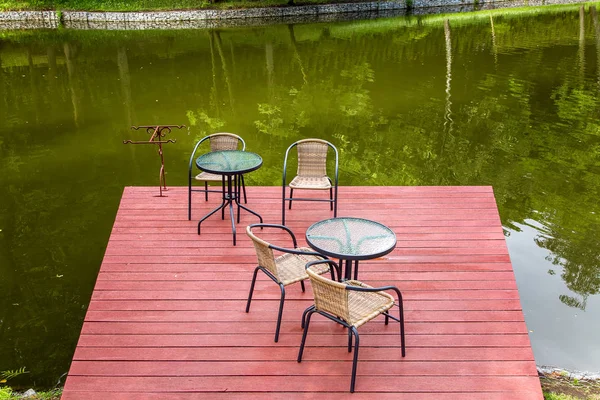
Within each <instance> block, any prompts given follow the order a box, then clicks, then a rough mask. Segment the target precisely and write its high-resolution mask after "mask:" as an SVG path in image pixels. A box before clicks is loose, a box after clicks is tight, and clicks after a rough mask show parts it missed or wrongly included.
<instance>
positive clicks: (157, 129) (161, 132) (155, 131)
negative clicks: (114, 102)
mask: <svg viewBox="0 0 600 400" xmlns="http://www.w3.org/2000/svg"><path fill="white" fill-rule="evenodd" d="M171 128H177V129H183V128H185V125H142V126H132V127H131V129H133V130H136V131H137V130H138V129H145V130H146V133H148V134H149V135H151V136H150V139H148V141H145V142H144V141H133V140H124V141H123V144H155V145H158V155H159V156H160V173H159V176H158V180H159V184H158V189H159V191H160V192H159V193H160V194H159V195H158V197H166V196H163V190H164V191H167V190H168V189H167V182H166V180H165V157H164V154H163V149H162V145H163V144H166V143H175V142H177V140H176V139H168V140H162V139H163V138H164V137H165V136H166V135H167V133H171Z"/></svg>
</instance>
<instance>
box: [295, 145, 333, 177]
mask: <svg viewBox="0 0 600 400" xmlns="http://www.w3.org/2000/svg"><path fill="white" fill-rule="evenodd" d="M328 148H329V146H328V144H327V142H326V141H325V140H320V139H304V140H300V141H298V145H297V149H298V176H306V177H311V178H322V177H325V176H327V149H328Z"/></svg>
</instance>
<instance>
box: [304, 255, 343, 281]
mask: <svg viewBox="0 0 600 400" xmlns="http://www.w3.org/2000/svg"><path fill="white" fill-rule="evenodd" d="M321 257H324V256H321ZM317 264H329V265H330V266H331V267H333V268H329V270H330V271H331V280H332V281H336V279H335V275H334V273H333V270H334V269H335V272H336V273H337V276H338V277H341V276H342V270H341V268H340V266H339V265H338V264H337V263H336V262H335V261H333V260H329V259H327V258H325V259H324V260H318V261H310V262H308V263H306V267H305V268H306V269H308V268H310V267H312V266H313V265H317ZM338 279H339V278H338Z"/></svg>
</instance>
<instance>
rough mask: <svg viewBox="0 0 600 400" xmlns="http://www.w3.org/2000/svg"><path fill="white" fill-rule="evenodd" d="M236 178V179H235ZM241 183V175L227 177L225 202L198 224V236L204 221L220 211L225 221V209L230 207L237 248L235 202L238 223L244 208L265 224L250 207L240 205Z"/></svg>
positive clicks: (234, 241)
mask: <svg viewBox="0 0 600 400" xmlns="http://www.w3.org/2000/svg"><path fill="white" fill-rule="evenodd" d="M234 177H235V179H234ZM239 181H240V178H239V175H227V192H225V191H223V200H222V202H221V205H220V206H219V207H217V208H215V209H214V210H212V211H211V212H209V213H208V214H206V215H205V216H204V217H202V219H201V220H200V221H199V222H198V235H199V234H200V224H202V222H204V220H206V219H207V218H208V217H210V216H211V215H213V214H214V213H216V212H217V211H219V210H221V219H225V208H227V206H229V217H230V218H231V230H232V232H233V245H234V246H235V245H236V231H235V219H234V214H233V203H234V202H235V204H236V205H237V222H238V224H239V223H240V208H243V209H244V210H246V211H248V212H249V213H251V214H254V215H256V216H257V217H258V218H259V219H260V222H261V223H262V222H263V219H262V217H261V216H260V215H259V214H258V213H257V212H255V211H252V210H251V209H249V208H248V207H246V206H244V205H242V204H240V200H239V198H240V193H239V191H240V190H239V188H240V185H239V184H238V182H239Z"/></svg>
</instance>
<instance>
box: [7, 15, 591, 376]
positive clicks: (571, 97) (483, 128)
mask: <svg viewBox="0 0 600 400" xmlns="http://www.w3.org/2000/svg"><path fill="white" fill-rule="evenodd" d="M446 19H448V20H446ZM598 26H599V22H598V15H597V12H596V10H595V9H594V8H585V9H580V8H579V7H578V6H573V7H572V6H569V7H561V8H558V9H553V11H546V12H544V13H530V12H528V11H523V12H516V13H510V14H505V15H504V14H499V13H494V14H492V15H490V13H489V12H486V13H481V14H476V15H462V16H457V17H450V18H448V17H447V16H446V17H443V18H442V17H422V18H416V17H412V18H393V19H382V20H376V21H364V22H352V23H338V24H328V25H325V24H313V25H311V24H306V25H278V26H272V27H264V28H247V29H223V30H212V31H201V30H198V31H161V32H152V31H147V32H73V31H68V30H66V31H65V30H62V31H57V32H50V31H40V32H35V34H31V33H30V32H1V33H0V35H1V36H0V40H1V42H0V67H1V68H0V90H1V91H2V93H3V96H2V102H3V104H2V105H3V107H1V108H0V121H2V125H1V126H0V155H1V158H0V167H1V168H2V171H3V172H4V174H3V175H2V177H1V178H0V188H2V190H3V193H2V199H3V201H2V202H0V229H1V231H0V272H1V274H2V279H0V306H1V307H0V370H4V369H15V368H19V367H21V366H26V367H27V368H28V369H29V370H30V371H31V374H30V375H29V376H28V377H27V378H28V379H32V380H33V381H35V382H36V383H37V384H45V385H52V384H54V383H55V381H56V380H57V379H58V377H60V376H61V375H62V373H64V372H66V370H67V369H68V365H69V362H70V360H71V357H72V354H73V349H74V347H75V344H76V341H77V337H78V335H79V330H80V327H81V323H82V319H83V316H84V314H85V307H86V306H87V304H88V302H89V297H90V294H91V291H92V287H93V283H94V281H95V278H96V274H97V270H98V268H99V266H100V262H101V259H102V255H103V252H104V249H105V247H106V241H107V238H108V235H109V233H110V228H111V226H112V221H113V219H114V215H115V212H116V209H117V206H118V200H119V198H120V195H121V191H122V188H123V186H125V185H152V186H155V185H156V169H157V168H158V167H157V166H156V162H157V160H156V155H155V154H154V152H152V151H144V149H135V146H128V147H127V148H125V146H123V145H122V144H121V141H122V140H123V139H127V138H130V136H131V132H130V131H129V130H128V127H129V126H130V125H132V124H133V125H140V124H156V123H178V124H180V123H186V124H188V125H190V126H191V130H190V133H189V135H188V134H184V133H175V136H174V138H176V139H177V145H174V146H171V147H169V148H168V149H165V157H166V171H168V173H169V177H168V180H169V184H172V185H186V184H187V181H186V179H187V170H186V166H187V158H188V157H189V154H188V152H189V150H190V149H191V148H192V147H193V143H194V142H195V141H196V140H197V138H198V137H201V136H204V135H205V134H207V133H211V132H216V131H230V132H236V133H239V134H241V135H242V136H243V137H244V139H245V140H246V142H247V144H248V150H251V151H259V152H260V153H261V155H262V156H263V159H264V166H263V168H261V170H259V171H257V172H256V173H253V174H250V175H248V181H247V183H248V184H261V185H278V184H279V183H280V179H281V161H282V159H283V152H284V151H285V149H286V148H287V146H288V145H289V143H292V142H293V141H295V140H297V139H299V138H302V137H313V136H316V137H321V138H324V139H327V140H330V141H331V142H333V143H335V144H336V146H337V147H338V149H339V150H340V170H341V173H340V180H341V182H340V183H341V184H343V185H493V186H494V191H495V195H496V199H497V202H498V206H499V208H500V211H501V217H502V221H503V224H504V227H505V229H506V231H507V232H510V233H511V235H510V237H509V240H508V243H509V246H510V251H511V257H512V260H513V263H514V267H515V273H516V275H517V279H518V284H519V288H520V292H521V298H522V301H523V307H524V310H525V312H526V320H527V324H528V328H529V329H530V330H531V331H533V333H532V336H531V337H532V341H533V346H534V351H535V356H536V361H537V362H538V363H539V364H551V365H559V366H562V367H567V368H578V369H589V370H600V364H598V360H599V359H600V357H596V356H595V354H597V351H596V350H593V351H587V352H582V351H577V349H575V348H573V349H572V350H571V351H569V352H568V353H565V352H564V351H563V350H561V349H564V348H567V347H568V345H567V344H565V342H567V341H569V342H570V343H572V342H575V343H578V344H579V345H580V346H582V347H584V348H588V349H590V348H593V349H596V348H597V345H596V344H595V339H593V338H592V337H591V336H590V335H589V334H588V332H589V331H592V332H595V331H597V329H596V330H594V329H591V328H594V324H595V322H594V320H598V319H599V318H598V315H599V313H600V306H599V305H598V300H597V299H598V297H599V296H596V295H597V294H598V290H599V282H600V263H599V260H598V252H597V249H598V248H599V247H600V246H599V245H600V243H598V240H599V239H598V237H600V235H599V234H598V230H599V229H598V228H599V225H600V220H599V217H598V212H599V210H598V205H597V198H598V193H599V192H600V123H599V122H598V121H599V118H598V117H599V115H598V113H599V111H598V110H600V108H599V107H598V85H599V82H600V78H599V77H600V46H599V43H600V35H599V32H600V28H598ZM594 53H596V54H595V56H594ZM540 282H543V284H540ZM540 299H543V300H544V301H543V302H542V301H540ZM549 304H551V306H552V316H553V317H552V318H558V319H560V320H561V321H563V323H555V321H554V319H551V317H549V316H548V313H547V311H546V310H547V307H548V305H549ZM583 311H585V312H583ZM574 312H577V313H578V316H577V318H578V319H577V321H578V322H577V324H578V325H577V326H578V328H579V329H578V330H577V331H572V332H571V331H569V330H568V329H567V328H566V327H565V326H563V325H564V321H566V320H570V319H569V318H573V317H572V315H573V313H574ZM542 332H543V334H542ZM567 333H568V334H567Z"/></svg>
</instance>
